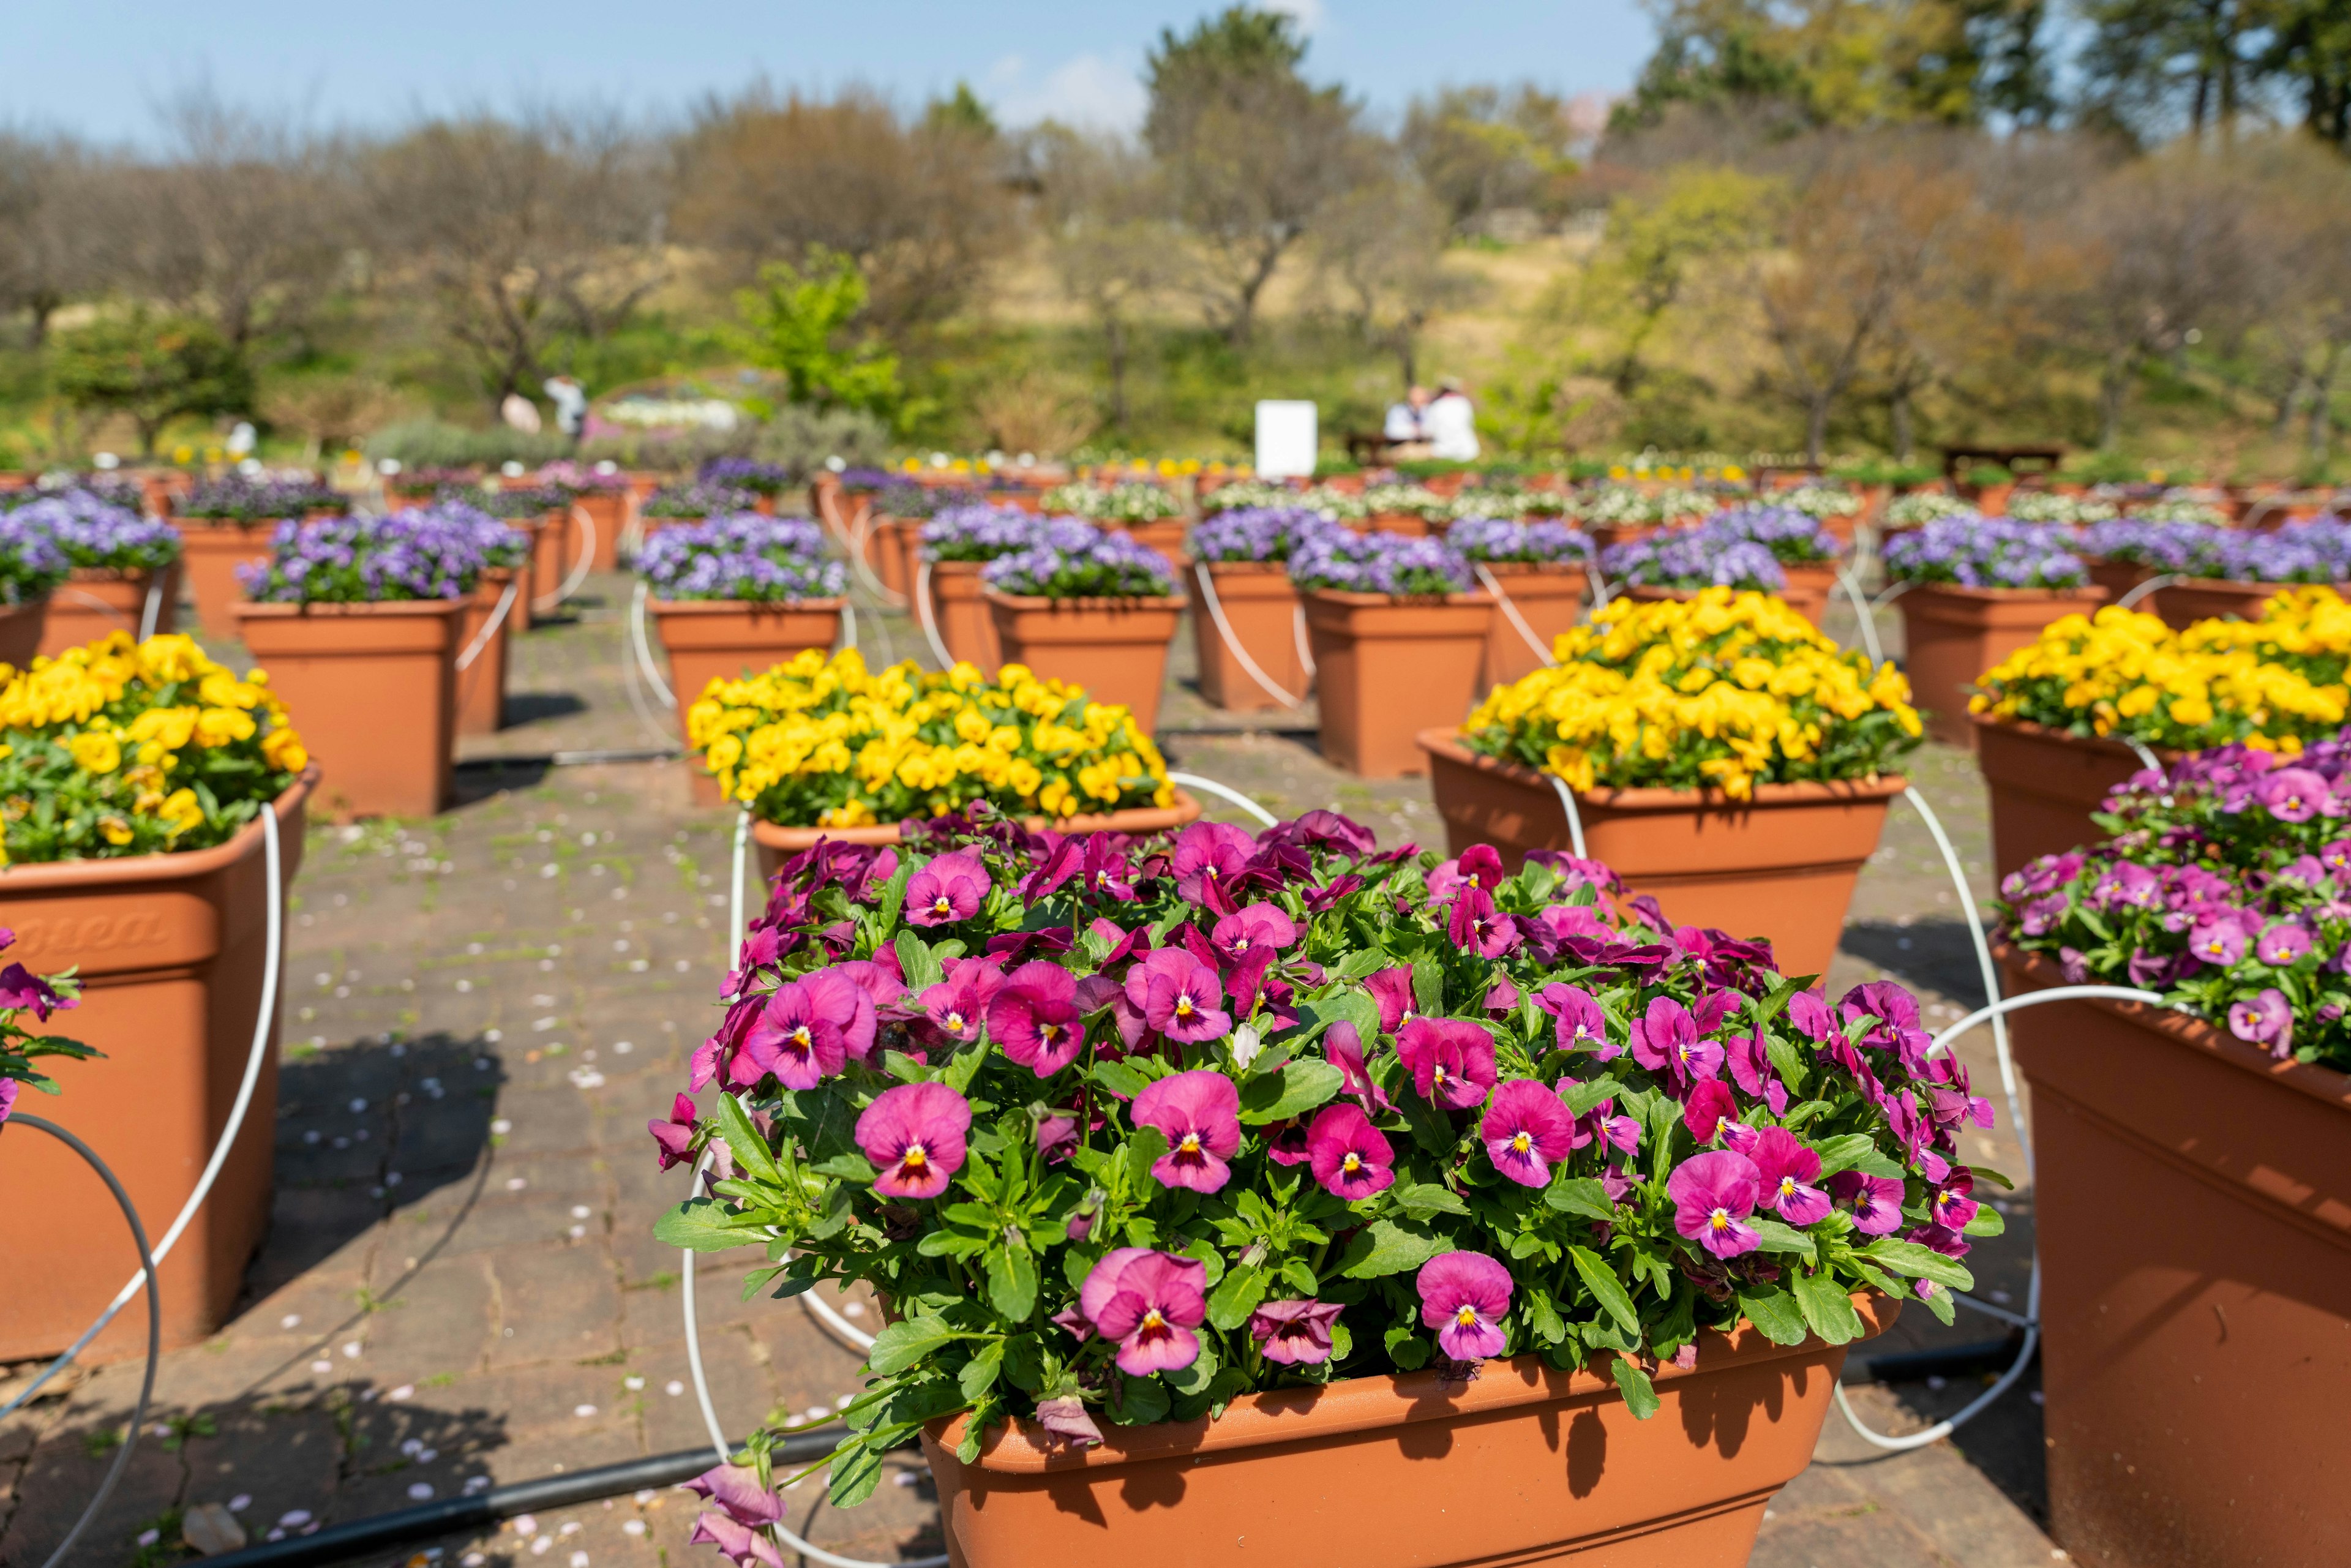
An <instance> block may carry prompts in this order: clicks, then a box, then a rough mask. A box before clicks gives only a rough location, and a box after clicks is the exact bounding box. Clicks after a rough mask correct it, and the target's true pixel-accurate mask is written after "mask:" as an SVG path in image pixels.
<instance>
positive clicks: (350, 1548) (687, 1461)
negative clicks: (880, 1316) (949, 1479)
mask: <svg viewBox="0 0 2351 1568" xmlns="http://www.w3.org/2000/svg"><path fill="white" fill-rule="evenodd" d="M839 1442H840V1438H839V1436H838V1435H837V1434H835V1433H830V1432H796V1433H793V1434H792V1435H790V1436H789V1437H786V1438H785V1439H784V1440H783V1441H782V1442H780V1443H778V1444H777V1445H776V1446H775V1448H772V1449H771V1450H769V1451H770V1452H771V1453H773V1454H774V1456H775V1458H776V1460H777V1463H778V1466H779V1467H781V1466H800V1465H811V1464H814V1463H815V1462H816V1461H817V1460H819V1459H821V1458H824V1457H825V1456H826V1455H828V1454H830V1453H831V1452H832V1450H833V1449H834V1448H836V1447H838V1446H839ZM712 1462H713V1458H712V1455H711V1452H710V1449H709V1448H708V1446H707V1445H705V1446H704V1447H702V1448H687V1449H685V1450H684V1451H683V1452H680V1453H675V1454H656V1455H654V1456H653V1457H652V1458H643V1459H628V1460H624V1461H623V1462H622V1463H620V1464H617V1465H601V1466H599V1467H597V1468H596V1469H592V1470H572V1471H570V1472H569V1473H567V1474H564V1475H555V1476H546V1477H542V1478H541V1479H538V1480H535V1481H517V1482H515V1483H514V1484H513V1485H512V1486H503V1487H491V1488H490V1489H488V1490H486V1491H478V1492H475V1493H474V1494H473V1495H472V1496H471V1497H451V1498H443V1499H441V1500H439V1501H437V1502H427V1503H419V1504H418V1505H417V1506H416V1507H414V1508H402V1509H396V1510H394V1511H392V1512H390V1513H377V1514H371V1515H369V1516H368V1517H367V1518H365V1519H354V1520H352V1521H350V1522H348V1523H345V1524H335V1525H329V1526H328V1527H327V1528H326V1529H324V1530H320V1531H315V1532H313V1533H312V1534H309V1535H295V1536H288V1537H287V1539H286V1540H284V1541H268V1542H262V1543H261V1544H260V1545H258V1546H247V1547H246V1548H244V1549H243V1550H241V1551H237V1552H223V1553H221V1554H220V1555H219V1556H217V1557H207V1558H205V1559H204V1568H314V1565H316V1564H322V1563H342V1562H348V1561H349V1560H350V1559H351V1558H354V1557H359V1556H362V1555H364V1554H365V1553H367V1552H378V1551H381V1550H382V1549H383V1548H385V1547H387V1546H397V1545H400V1544H401V1543H402V1542H410V1541H418V1540H422V1539H423V1538H425V1537H427V1536H433V1535H451V1534H455V1532H457V1531H461V1530H478V1529H481V1528H482V1527H483V1526H485V1525H495V1524H496V1523H498V1522H499V1521H501V1520H507V1519H512V1518H513V1517H514V1516H515V1515H517V1514H518V1513H529V1512H532V1511H535V1510H538V1509H542V1508H564V1507H568V1506H569V1505H570V1504H572V1503H580V1502H594V1501H596V1500H598V1499H600V1498H608V1497H617V1496H619V1495H620V1494H621V1493H622V1492H632V1491H638V1490H643V1489H644V1488H646V1487H666V1486H675V1485H677V1484H678V1483H679V1482H680V1481H687V1480H692V1479H694V1478H695V1477H696V1476H698V1475H700V1474H702V1472H703V1471H705V1470H706V1469H710V1467H711V1464H712Z"/></svg>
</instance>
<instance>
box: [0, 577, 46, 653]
mask: <svg viewBox="0 0 2351 1568" xmlns="http://www.w3.org/2000/svg"><path fill="white" fill-rule="evenodd" d="M48 620H49V601H48V597H47V595H46V594H44V595H43V596H42V597H40V598H38V599H35V600H31V601H27V602H26V603H23V604H7V603H0V664H14V665H15V666H16V668H18V669H20V670H21V669H23V668H25V667H26V665H28V664H31V663H32V662H33V656H34V655H35V654H37V653H39V652H40V651H41V628H42V627H44V626H46V625H47V624H48Z"/></svg>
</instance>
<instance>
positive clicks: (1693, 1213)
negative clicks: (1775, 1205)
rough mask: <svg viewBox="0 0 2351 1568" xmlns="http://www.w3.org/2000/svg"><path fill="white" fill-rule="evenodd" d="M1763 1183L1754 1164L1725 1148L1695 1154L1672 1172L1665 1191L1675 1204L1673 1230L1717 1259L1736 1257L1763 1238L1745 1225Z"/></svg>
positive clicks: (1749, 1250)
mask: <svg viewBox="0 0 2351 1568" xmlns="http://www.w3.org/2000/svg"><path fill="white" fill-rule="evenodd" d="M1762 1185H1763V1181H1762V1176H1761V1174H1760V1173H1759V1172H1758V1171H1757V1170H1756V1168H1755V1162H1754V1161H1752V1160H1750V1159H1749V1158H1748V1157H1747V1156H1746V1155H1740V1154H1734V1153H1732V1152H1731V1151H1730V1150H1729V1149H1714V1150H1710V1151H1708V1153H1706V1154H1702V1155H1691V1156H1690V1157H1689V1158H1688V1159H1687V1160H1684V1161H1683V1162H1682V1163H1681V1164H1680V1165H1679V1166H1676V1167H1675V1168H1674V1174H1673V1175H1672V1176H1669V1177H1668V1178H1667V1181H1666V1192H1667V1196H1668V1197H1671V1198H1672V1199H1673V1200H1674V1228H1675V1229H1676V1230H1677V1231H1678V1232H1680V1233H1681V1235H1682V1236H1684V1237H1685V1238H1687V1239H1689V1240H1692V1241H1695V1242H1697V1243H1698V1245H1699V1246H1700V1247H1703V1248H1704V1249H1706V1250H1707V1251H1708V1252H1710V1253H1712V1254H1713V1255H1714V1256H1715V1257H1717V1258H1740V1257H1744V1256H1745V1255H1746V1254H1748V1253H1750V1252H1752V1251H1754V1250H1755V1249H1756V1247H1757V1246H1758V1245H1760V1244H1761V1239H1760V1238H1759V1237H1758V1236H1757V1235H1756V1234H1755V1229H1754V1228H1753V1227H1752V1226H1750V1225H1749V1224H1747V1223H1746V1220H1747V1218H1748V1216H1750V1215H1751V1214H1753V1213H1754V1212H1755V1202H1756V1199H1757V1197H1758V1196H1759V1195H1760V1192H1761V1187H1762Z"/></svg>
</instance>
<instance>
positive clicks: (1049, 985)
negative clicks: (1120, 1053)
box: [987, 958, 1086, 1078]
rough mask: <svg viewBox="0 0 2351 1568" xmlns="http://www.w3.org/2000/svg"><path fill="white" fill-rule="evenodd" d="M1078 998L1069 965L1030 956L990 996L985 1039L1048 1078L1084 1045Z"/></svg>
mask: <svg viewBox="0 0 2351 1568" xmlns="http://www.w3.org/2000/svg"><path fill="white" fill-rule="evenodd" d="M1077 998H1078V983H1077V981H1076V980H1075V979H1073V978H1071V975H1070V972H1069V971H1068V970H1067V969H1064V968H1062V967H1061V966H1060V965H1059V964H1055V963H1050V962H1048V961H1047V960H1045V959H1043V958H1035V959H1031V960H1030V961H1029V962H1028V963H1026V964H1023V965H1021V966H1020V967H1019V968H1017V969H1015V970H1013V971H1012V973H1011V974H1009V975H1008V976H1006V977H1005V978H1004V987H1003V988H1002V989H1001V990H998V992H997V993H996V995H995V996H994V997H993V998H989V1000H988V1004H987V1034H988V1038H989V1039H990V1040H994V1041H996V1043H997V1045H998V1047H999V1048H1000V1049H1001V1050H1002V1051H1003V1052H1004V1054H1005V1055H1006V1056H1008V1057H1009V1058H1010V1059H1011V1060H1012V1061H1017V1062H1019V1064H1020V1065H1021V1066H1023V1067H1026V1068H1028V1069H1029V1071H1032V1072H1034V1073H1036V1075H1037V1076H1038V1077H1040V1078H1050V1077H1051V1076H1053V1074H1055V1073H1056V1072H1059V1071H1061V1069H1062V1068H1064V1067H1067V1066H1068V1065H1069V1064H1070V1063H1071V1061H1075V1060H1076V1059H1077V1055H1078V1051H1079V1050H1080V1048H1081V1047H1082V1046H1083V1045H1084V1044H1085V1040H1086V1030H1085V1025H1084V1024H1083V1023H1082V1022H1081V1021H1080V1017H1079V1013H1078V1000H1077Z"/></svg>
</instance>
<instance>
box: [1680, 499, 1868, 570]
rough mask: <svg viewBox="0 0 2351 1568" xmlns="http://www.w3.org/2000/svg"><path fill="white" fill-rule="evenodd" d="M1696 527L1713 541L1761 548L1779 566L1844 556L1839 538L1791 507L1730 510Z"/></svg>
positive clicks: (1813, 518)
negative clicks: (1726, 540) (1733, 540)
mask: <svg viewBox="0 0 2351 1568" xmlns="http://www.w3.org/2000/svg"><path fill="white" fill-rule="evenodd" d="M1700 528H1701V529H1702V531H1704V532H1706V533H1708V534H1711V535H1713V536H1714V537H1716V538H1721V539H1740V540H1745V541H1746V542H1748V543H1750V544H1759V545H1761V546H1762V547H1763V548H1764V549H1768V550H1770V551H1771V559H1774V560H1776V561H1778V562H1779V563H1780V564H1781V565H1782V566H1802V565H1805V564H1808V563H1811V562H1814V561H1827V560H1834V559H1837V558H1838V557H1839V556H1841V555H1843V554H1844V540H1843V539H1840V538H1837V537H1836V535H1834V534H1833V533H1831V532H1829V530H1828V529H1827V528H1823V527H1822V526H1821V523H1820V521H1819V519H1818V518H1816V517H1813V515H1812V514H1810V513H1807V512H1803V511H1799V510H1798V509H1797V508H1795V507H1730V508H1729V509H1728V510H1726V511H1720V512H1717V513H1715V514H1714V516H1712V517H1708V518H1707V520H1706V521H1705V522H1704V523H1703V524H1701V525H1700Z"/></svg>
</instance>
